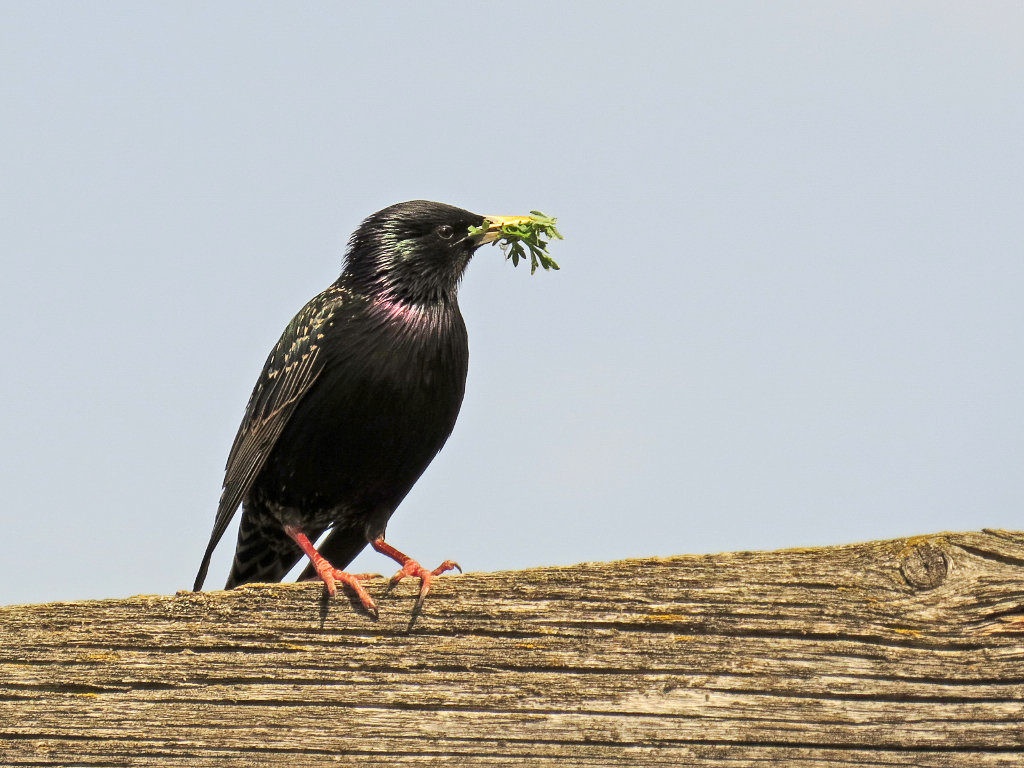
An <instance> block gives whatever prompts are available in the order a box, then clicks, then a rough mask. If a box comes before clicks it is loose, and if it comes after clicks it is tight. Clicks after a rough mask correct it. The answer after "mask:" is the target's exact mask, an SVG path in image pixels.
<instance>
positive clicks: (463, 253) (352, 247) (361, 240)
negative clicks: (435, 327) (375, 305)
mask: <svg viewBox="0 0 1024 768" xmlns="http://www.w3.org/2000/svg"><path fill="white" fill-rule="evenodd" d="M518 218H519V217H513V218H510V217H502V216H481V215H480V214H477V213H470V212H469V211H466V210H463V209H462V208H456V207H455V206H452V205H445V204H444V203H434V202H431V201H429V200H411V201H409V202H405V203H397V204H395V205H392V206H389V207H387V208H384V209H383V210H380V211H377V213H375V214H373V215H372V216H369V217H367V219H366V220H365V221H363V223H362V224H361V225H360V226H359V229H357V230H356V231H355V232H354V233H353V235H352V238H351V240H349V246H348V252H347V254H346V262H345V275H347V276H348V277H349V278H350V279H352V280H354V281H355V283H356V284H357V285H358V286H359V288H360V289H362V290H364V291H366V292H367V293H369V294H371V295H375V296H381V297H384V298H388V299H392V300H397V301H401V302H404V303H411V304H421V305H429V304H435V303H439V302H443V301H446V300H454V298H455V296H456V293H457V291H458V286H459V281H460V280H461V279H462V275H463V273H464V272H465V270H466V266H467V265H468V264H469V260H470V259H471V258H472V257H473V252H474V251H476V249H477V248H479V247H480V246H481V245H483V244H484V243H487V242H491V241H493V240H495V239H496V238H497V237H498V230H499V229H500V227H501V226H502V225H503V224H506V223H508V222H509V221H513V220H518ZM526 218H528V217H526ZM471 227H473V228H475V229H476V230H478V232H477V233H475V234H471V233H470V228H471ZM481 229H482V230H483V231H482V232H480V231H479V230H481Z"/></svg>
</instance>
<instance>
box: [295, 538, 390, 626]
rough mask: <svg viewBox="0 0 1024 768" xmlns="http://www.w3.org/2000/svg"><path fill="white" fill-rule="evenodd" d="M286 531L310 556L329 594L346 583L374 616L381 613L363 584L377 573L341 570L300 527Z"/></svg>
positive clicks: (310, 560)
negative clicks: (315, 545) (328, 560)
mask: <svg viewBox="0 0 1024 768" xmlns="http://www.w3.org/2000/svg"><path fill="white" fill-rule="evenodd" d="M284 532H285V533H287V534H288V535H289V536H290V537H291V538H292V540H293V541H294V542H295V543H296V544H298V545H299V547H301V548H302V551H303V552H305V553H306V556H307V557H308V558H309V562H310V563H311V564H312V565H313V568H314V569H315V570H316V575H317V576H319V577H320V580H321V581H323V583H324V587H325V588H326V589H327V594H329V595H330V596H331V597H334V596H335V595H337V594H338V586H337V585H338V582H339V581H340V582H341V583H342V584H344V585H346V586H347V587H348V588H349V589H351V590H352V591H353V592H355V593H356V597H358V598H359V602H360V603H362V605H363V608H364V609H365V610H366V612H367V613H368V614H370V615H371V616H373V618H375V619H376V618H378V617H379V613H378V611H377V604H376V603H375V602H373V598H372V597H370V593H369V592H367V591H366V587H364V586H363V585H362V583H361V582H362V581H363V580H364V579H370V578H373V576H374V575H375V574H372V573H349V572H347V571H342V570H339V569H338V568H335V567H334V566H333V565H331V564H330V563H329V562H327V558H326V557H324V556H323V555H321V554H320V553H319V552H317V551H316V547H314V546H313V542H311V541H310V540H309V538H308V537H307V536H306V534H304V533H303V532H302V531H300V530H299V529H298V528H295V527H293V526H290V525H288V526H285V529H284Z"/></svg>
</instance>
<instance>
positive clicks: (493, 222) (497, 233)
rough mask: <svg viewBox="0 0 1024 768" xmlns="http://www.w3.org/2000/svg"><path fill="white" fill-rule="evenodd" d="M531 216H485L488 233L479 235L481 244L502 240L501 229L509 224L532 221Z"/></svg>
mask: <svg viewBox="0 0 1024 768" xmlns="http://www.w3.org/2000/svg"><path fill="white" fill-rule="evenodd" d="M530 220H531V217H530V216H484V223H485V224H486V225H487V231H486V232H484V233H483V234H482V235H479V236H478V237H479V238H480V244H481V245H483V244H484V243H493V242H494V241H495V240H499V239H500V238H501V229H502V227H505V226H507V225H509V224H513V225H515V224H525V223H526V222H528V221H530Z"/></svg>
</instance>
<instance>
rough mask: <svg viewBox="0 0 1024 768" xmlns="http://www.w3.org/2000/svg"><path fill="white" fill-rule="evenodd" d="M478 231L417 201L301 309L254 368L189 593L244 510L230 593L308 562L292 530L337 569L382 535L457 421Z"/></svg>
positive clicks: (469, 216)
mask: <svg viewBox="0 0 1024 768" xmlns="http://www.w3.org/2000/svg"><path fill="white" fill-rule="evenodd" d="M483 222H484V217H482V216H479V215H477V214H473V213H470V212H468V211H464V210H462V209H459V208H454V207H452V206H447V205H443V204H441V203H431V202H426V201H413V202H409V203H400V204H398V205H395V206H391V207H390V208H386V209H384V210H383V211H380V212H378V213H376V214H374V215H373V216H370V217H369V218H368V219H366V221H364V222H363V224H362V225H361V226H360V227H359V229H358V230H357V231H356V232H355V233H354V234H353V236H352V239H351V241H350V243H349V249H348V253H347V258H346V264H345V269H344V271H343V272H342V274H341V276H340V277H339V278H338V280H337V281H336V282H335V283H334V284H333V285H331V286H330V287H328V288H327V289H326V290H325V291H323V292H322V293H321V294H319V295H318V296H316V297H314V298H313V299H311V300H310V301H309V302H308V303H307V304H306V306H305V307H303V308H302V310H300V311H299V313H298V314H297V315H296V316H295V318H294V319H293V320H292V321H291V322H290V323H289V324H288V326H287V327H286V328H285V331H284V333H283V334H282V335H281V338H280V340H279V341H278V342H277V345H276V346H275V347H274V349H273V351H272V352H271V353H270V356H269V357H268V358H267V361H266V364H265V365H264V367H263V371H262V373H261V374H260V377H259V380H258V381H257V383H256V387H255V388H254V390H253V393H252V396H251V398H250V400H249V405H248V407H247V408H246V412H245V416H244V417H243V419H242V424H241V426H240V428H239V430H238V435H237V436H236V438H235V441H234V444H233V445H232V448H231V452H230V454H229V456H228V462H227V468H226V471H225V478H224V491H223V494H222V496H221V500H220V503H219V505H218V509H217V516H216V520H215V523H214V528H213V533H212V535H211V537H210V542H209V545H208V547H207V550H206V553H205V556H204V558H203V562H202V565H201V567H200V570H199V574H198V576H197V577H196V583H195V587H194V588H195V589H196V590H198V589H200V588H201V587H202V585H203V582H204V579H205V576H206V571H207V568H208V566H209V561H210V556H211V554H212V553H213V550H214V548H215V547H216V545H217V543H218V541H219V540H220V538H221V536H222V535H223V533H224V530H225V529H226V527H227V525H228V523H229V522H230V520H231V517H232V516H233V515H234V512H235V510H236V509H237V508H238V506H239V505H241V506H242V510H243V511H242V519H241V523H240V525H239V533H238V543H237V547H236V551H235V560H234V564H233V566H232V569H231V573H230V575H229V576H228V580H227V585H226V586H227V587H232V586H235V585H238V584H244V583H248V582H254V581H279V580H280V579H282V578H283V577H284V575H285V574H286V573H287V572H288V571H289V570H290V569H291V568H292V566H294V565H295V563H297V562H298V561H299V559H300V558H301V557H302V556H303V550H302V549H301V548H300V546H299V544H297V543H296V539H295V537H294V532H295V531H296V530H298V531H301V533H302V534H304V535H305V536H306V537H308V538H309V539H310V540H311V541H316V539H317V538H318V537H319V536H320V535H321V534H322V533H323V532H324V531H326V530H328V529H331V533H330V534H329V536H328V537H327V539H326V540H325V541H324V542H323V544H322V545H321V546H320V547H319V552H320V554H321V555H323V556H324V557H325V558H326V559H327V560H329V561H330V564H331V565H333V566H334V568H336V569H341V568H344V567H345V566H346V565H347V564H348V563H349V562H351V560H352V559H353V558H354V557H355V556H356V555H357V554H358V553H359V552H360V551H361V550H362V549H363V548H364V547H365V546H366V545H367V544H368V543H370V542H373V541H374V540H375V539H378V538H379V537H381V536H383V533H384V529H385V526H386V525H387V522H388V519H389V518H390V517H391V515H392V513H393V512H394V511H395V508H396V507H397V506H398V504H399V503H400V502H401V501H402V499H403V498H404V497H405V495H406V494H407V493H408V492H409V490H410V489H411V488H412V486H413V484H414V483H415V482H416V480H417V479H418V478H419V477H420V475H421V474H422V473H423V471H424V470H425V469H426V467H427V465H428V464H429V463H430V462H431V460H432V459H433V458H434V456H435V455H436V454H437V452H438V451H440V450H441V447H442V446H443V445H444V443H445V441H446V440H447V439H448V436H449V435H450V434H451V431H452V429H453V427H454V426H455V420H456V417H457V416H458V413H459V408H460V406H461V403H462V397H463V393H464V391H465V382H466V372H467V366H468V361H469V347H468V340H467V336H466V327H465V323H464V321H463V319H462V315H461V313H460V311H459V306H458V301H457V291H458V284H459V280H460V278H461V276H462V273H463V271H464V270H465V267H466V265H467V264H468V263H469V260H470V258H471V256H472V254H473V251H474V250H475V249H476V248H477V247H479V245H480V244H481V241H480V240H479V238H472V237H470V236H469V235H468V231H469V227H471V226H473V227H479V226H481V225H482V224H483ZM446 235H447V236H446ZM289 526H290V527H291V530H292V533H291V534H289V533H287V532H286V528H287V527H289ZM374 546H375V547H377V546H378V544H376V543H375V544H374ZM392 556H393V555H392ZM311 557H312V556H311ZM400 562H402V561H400ZM307 570H308V571H309V572H310V573H311V574H312V573H315V572H314V571H312V570H311V569H307ZM329 586H330V585H329ZM364 604H365V601H364ZM371 604H372V601H371Z"/></svg>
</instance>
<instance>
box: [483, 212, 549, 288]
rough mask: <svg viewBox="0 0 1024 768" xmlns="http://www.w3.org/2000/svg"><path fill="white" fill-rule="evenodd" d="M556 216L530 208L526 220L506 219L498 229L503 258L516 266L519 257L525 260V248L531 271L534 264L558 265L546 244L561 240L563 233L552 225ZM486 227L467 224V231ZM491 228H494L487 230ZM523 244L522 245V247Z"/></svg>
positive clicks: (535, 265)
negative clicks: (528, 256)
mask: <svg viewBox="0 0 1024 768" xmlns="http://www.w3.org/2000/svg"><path fill="white" fill-rule="evenodd" d="M556 221H557V219H555V218H554V217H552V216H545V215H544V214H543V213H541V212H540V211H530V218H529V219H528V220H526V221H518V222H514V223H507V224H505V225H503V226H502V227H501V228H500V229H499V230H498V238H497V240H496V241H495V242H497V243H498V244H499V245H500V246H501V250H502V251H504V253H505V258H506V259H512V266H513V267H518V266H519V261H520V260H523V261H525V260H526V250H527V249H529V251H530V274H531V275H532V274H533V273H534V272H536V271H537V267H538V266H539V267H542V268H544V269H558V268H559V267H558V264H557V263H556V262H555V260H554V259H552V258H551V255H550V254H549V253H548V244H549V243H550V242H551V241H552V240H563V239H564V238H563V237H562V233H561V232H559V231H558V228H557V227H555V222H556ZM487 231H489V230H488V228H487V227H486V226H484V227H470V228H469V233H470V235H478V234H482V233H484V232H487ZM490 231H493V230H490ZM524 246H525V247H524Z"/></svg>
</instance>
